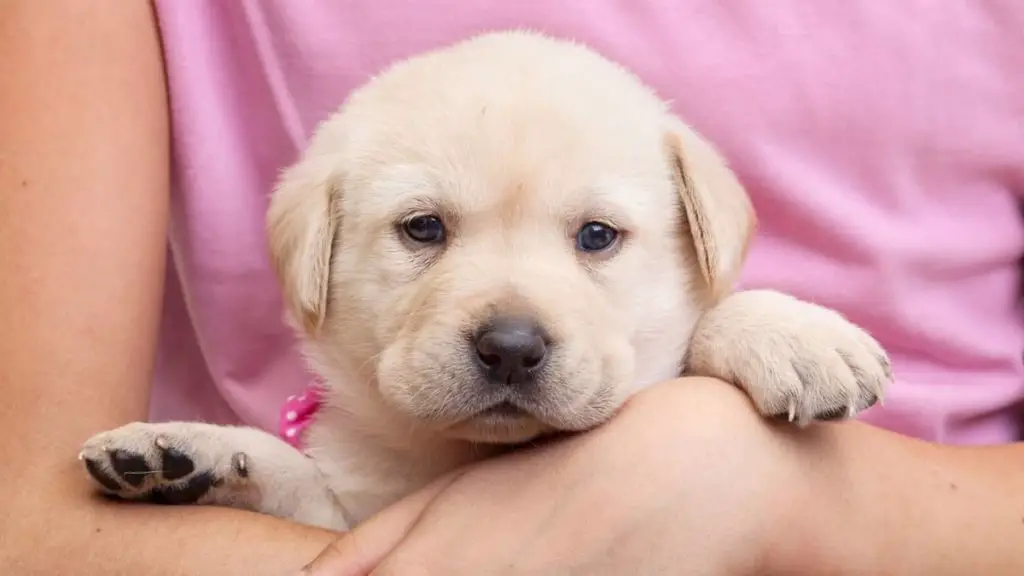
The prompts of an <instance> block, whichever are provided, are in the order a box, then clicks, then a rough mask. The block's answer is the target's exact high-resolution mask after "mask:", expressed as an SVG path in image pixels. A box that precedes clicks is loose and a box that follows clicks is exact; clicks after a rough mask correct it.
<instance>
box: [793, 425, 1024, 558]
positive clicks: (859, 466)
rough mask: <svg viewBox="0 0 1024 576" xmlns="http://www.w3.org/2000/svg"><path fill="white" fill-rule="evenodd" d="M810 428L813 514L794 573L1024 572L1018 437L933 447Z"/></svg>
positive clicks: (857, 430)
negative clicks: (808, 548)
mask: <svg viewBox="0 0 1024 576" xmlns="http://www.w3.org/2000/svg"><path fill="white" fill-rule="evenodd" d="M816 435H820V438H816V439H815V440H814V441H813V442H810V443H808V444H807V446H811V445H813V447H811V448H810V452H809V453H810V454H812V455H813V456H814V458H813V459H812V461H809V462H808V473H809V474H813V475H814V477H815V482H816V483H817V485H818V486H819V487H820V490H817V491H816V492H817V494H815V495H813V496H812V499H813V503H812V504H810V507H811V508H813V509H815V510H816V511H815V512H814V513H813V514H812V515H813V516H814V518H815V519H816V520H817V522H820V523H819V524H818V528H817V529H812V530H808V531H807V532H806V533H805V534H806V536H807V538H808V539H807V540H805V542H815V543H816V545H814V546H813V549H814V550H816V553H812V554H806V553H805V554H804V555H803V556H804V559H803V561H802V566H800V567H799V568H800V570H799V573H804V574H928V575H929V576H943V575H945V574H949V575H962V574H985V575H986V576H1000V575H1003V574H1006V575H1011V574H1013V575H1017V574H1024V546H1022V545H1021V544H1022V538H1024V445H1020V444H1012V445H1005V446H992V447H950V446H941V445H937V444H932V443H927V442H922V441H918V440H914V439H910V438H907V437H904V436H900V435H898V434H894V433H891V432H887V431H884V430H880V429H876V428H872V427H870V426H867V425H863V424H843V425H831V426H823V427H822V430H821V431H820V432H817V433H816ZM810 524H811V523H810V522H809V523H808V526H810ZM796 552H797V553H796V554H793V555H791V557H793V558H800V556H801V555H800V553H799V551H796ZM794 572H795V571H794ZM794 572H788V573H790V574H792V573H794Z"/></svg>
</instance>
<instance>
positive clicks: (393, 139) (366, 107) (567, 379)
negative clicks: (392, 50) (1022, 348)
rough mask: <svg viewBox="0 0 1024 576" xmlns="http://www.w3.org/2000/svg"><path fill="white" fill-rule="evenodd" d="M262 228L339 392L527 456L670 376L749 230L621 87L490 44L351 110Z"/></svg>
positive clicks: (554, 56) (741, 213)
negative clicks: (547, 436)
mask: <svg viewBox="0 0 1024 576" xmlns="http://www.w3.org/2000/svg"><path fill="white" fill-rule="evenodd" d="M687 158H693V159H694V160H693V162H690V161H689V160H687ZM690 164H694V166H690ZM704 164H710V165H708V166H703V165H704ZM702 174H703V175H706V176H707V177H706V178H704V177H702ZM713 215H714V216H715V217H716V218H724V224H722V225H713V223H714V222H717V220H716V219H713V218H712V217H711V216H713ZM269 226H270V242H271V252H272V255H273V256H274V261H275V264H276V266H277V270H278V273H279V275H280V278H281V281H282V284H283V286H284V289H285V296H286V301H287V303H288V304H289V307H290V309H291V312H292V314H293V316H294V317H295V318H296V319H299V320H301V321H302V323H303V333H304V336H305V338H306V340H307V342H308V344H309V350H310V353H311V356H312V357H313V359H314V362H315V363H316V364H317V365H318V366H319V367H320V369H321V370H322V371H324V372H328V373H330V374H332V375H339V376H338V378H333V377H329V378H328V380H330V381H332V383H333V384H334V385H336V386H341V387H342V388H344V389H343V390H340V393H342V394H343V395H344V396H347V397H349V398H350V399H351V398H354V397H355V396H356V395H362V396H361V397H362V398H363V399H364V400H365V399H370V401H373V402H377V403H378V404H379V405H380V406H383V407H386V409H387V410H389V411H391V412H393V413H394V414H397V415H399V416H401V417H404V418H408V419H411V420H412V421H414V422H416V423H418V424H420V425H423V426H426V427H428V428H430V429H432V430H434V431H436V432H438V433H440V434H442V435H444V436H448V437H452V438H459V439H465V440H471V441H479V442H502V443H514V442H522V441H526V440H529V439H531V438H533V437H536V436H538V435H540V434H544V433H547V432H551V431H559V430H583V429H587V428H590V427H593V426H595V425H598V424H600V423H601V422H603V421H605V420H607V419H608V418H609V417H610V416H611V414H612V413H613V412H614V411H615V410H616V409H617V408H618V407H619V406H620V405H621V404H622V402H623V401H624V400H625V399H626V398H628V396H629V395H630V394H631V393H633V392H634V391H636V390H637V389H639V388H641V387H643V386H646V385H648V384H651V383H653V382H655V381H658V380H661V379H667V378H671V377H673V376H675V375H677V374H678V373H679V371H680V369H681V362H682V359H683V356H684V353H685V349H686V345H687V342H688V340H689V335H690V332H691V330H692V328H693V325H694V323H695V322H696V320H697V318H698V316H699V314H700V313H701V311H702V310H703V309H704V308H706V306H708V305H710V303H711V302H713V300H714V298H715V296H716V295H717V294H721V293H722V291H723V290H724V289H725V288H723V287H724V286H727V285H728V283H729V281H730V280H731V277H732V275H733V274H734V273H735V269H736V268H738V265H739V262H740V260H741V259H742V250H743V247H744V246H745V243H746V238H747V236H748V234H749V229H750V226H751V218H750V211H749V205H748V204H747V203H746V197H745V195H744V194H743V192H742V188H740V187H739V185H738V183H736V182H735V180H734V179H733V178H732V177H731V174H729V172H728V170H727V169H726V168H725V167H724V164H722V162H721V160H720V159H719V158H718V157H717V155H716V154H714V152H713V151H712V150H711V149H710V148H709V147H708V146H707V145H706V144H705V143H703V141H701V140H700V139H699V138H697V137H696V135H694V134H693V133H692V132H690V131H689V130H688V129H687V128H686V127H685V126H684V125H682V123H680V122H678V121H677V120H674V119H673V118H672V117H671V116H670V115H669V114H668V113H667V112H666V110H665V107H664V105H663V104H662V103H661V102H660V101H659V100H658V99H657V98H656V97H655V96H653V95H652V94H651V92H650V91H649V90H647V89H646V88H645V87H644V86H642V85H641V84H640V83H639V82H637V81H636V80H635V79H634V78H633V77H632V76H631V75H629V74H628V73H627V72H625V71H624V70H622V69H621V68H619V67H617V66H615V65H614V64H611V63H609V62H608V61H606V60H604V59H602V58H600V57H598V56H597V55H595V54H593V53H592V52H590V51H588V50H586V49H585V48H582V47H580V46H576V45H571V44H567V43H561V42H556V41H553V40H549V39H545V38H542V37H539V36H535V35H530V34H494V35H488V36H482V37H479V38H476V39H473V40H470V41H467V42H464V43H462V44H459V45H456V46H454V47H451V48H448V49H445V50H441V51H438V52H434V53H430V54H427V55H424V56H420V57H417V58H413V59H411V60H409V61H406V62H404V63H401V64H399V65H397V66H395V67H394V68H392V69H391V70H389V71H387V72H386V73H384V74H382V75H381V76H379V77H377V78H376V79H374V80H373V81H372V82H370V83H369V84H368V85H367V86H365V87H364V88H362V89H361V90H359V91H357V92H356V93H355V94H353V95H352V96H351V97H350V98H349V100H348V102H346V104H345V106H344V107H343V108H342V110H341V111H340V112H339V113H338V114H337V115H335V116H334V117H333V118H331V119H330V120H328V121H327V122H325V123H324V124H323V126H322V127H321V129H320V131H319V132H318V133H317V135H316V137H315V138H314V140H313V142H312V144H311V146H310V148H309V149H308V150H307V152H306V154H305V156H304V157H303V159H302V160H301V161H300V162H299V163H298V164H296V165H295V166H294V167H292V168H291V169H289V170H288V171H287V172H286V173H285V175H284V177H283V178H282V182H281V185H280V186H279V189H278V190H277V192H276V194H275V196H274V199H273V202H272V206H271V211H270V215H269ZM340 375H344V376H340ZM337 380H340V381H342V382H343V383H339V382H337ZM357 382H369V383H371V385H370V387H369V388H367V389H363V387H365V386H366V385H365V384H361V383H360V384H357ZM353 388H355V389H353Z"/></svg>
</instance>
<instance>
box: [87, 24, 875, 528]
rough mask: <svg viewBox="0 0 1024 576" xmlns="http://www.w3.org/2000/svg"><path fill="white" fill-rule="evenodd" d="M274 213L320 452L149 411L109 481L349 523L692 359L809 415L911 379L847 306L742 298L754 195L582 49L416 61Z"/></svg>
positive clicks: (570, 425)
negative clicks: (312, 392) (739, 284)
mask: <svg viewBox="0 0 1024 576" xmlns="http://www.w3.org/2000/svg"><path fill="white" fill-rule="evenodd" d="M268 226H269V237H270V248H271V252H272V256H273V260H274V262H275V265H276V267H277V272H278V275H279V278H280V281H281V285H282V287H283V290H284V294H285V297H286V302H287V305H288V308H289V312H290V314H289V316H290V318H291V319H292V321H293V322H294V324H295V326H296V328H297V329H298V330H299V331H300V333H301V336H302V339H303V342H304V346H305V352H306V354H307V355H308V358H309V361H310V364H311V366H312V368H313V369H314V370H315V371H316V372H317V373H318V374H319V375H320V376H321V377H322V378H323V380H324V381H325V386H326V388H327V393H326V398H325V405H324V406H323V407H322V408H321V409H320V412H319V413H318V414H317V418H316V420H315V422H314V423H313V425H312V426H311V427H310V428H309V430H308V434H307V440H308V446H309V448H308V450H307V451H306V452H305V453H301V452H299V451H298V450H295V449H294V448H292V447H291V446H290V445H288V444H287V443H285V442H283V441H282V440H280V439H278V438H276V437H274V436H272V435H270V434H267V433H265V432H263V431H260V430H256V429H252V428H240V427H222V426H214V425H209V424H201V423H189V422H171V423H161V424H148V423H134V424H129V425H127V426H124V427H122V428H118V429H116V430H112V431H109V432H104V433H102V434H99V435H97V436H95V437H94V438H92V439H90V440H88V442H87V443H86V444H85V447H84V449H83V452H82V459H83V461H84V462H85V464H86V467H87V468H88V470H89V471H90V473H91V474H92V476H93V477H94V478H95V480H96V482H97V483H98V484H99V485H100V486H102V487H103V488H104V489H105V490H106V491H108V492H110V493H113V494H115V495H118V496H121V497H123V498H129V499H158V500H162V501H165V502H172V503H176V502H187V503H194V502H198V503H201V504H214V505H224V506H235V507H241V508H247V509H250V510H256V511H259V512H263V513H267V514H273V515H275V516H280V517H283V518H290V519H292V520H295V521H297V522H302V523H308V524H313V525H318V526H324V527H329V528H334V529H344V528H348V527H352V526H353V525H355V524H357V523H358V522H360V521H362V520H363V519H365V518H367V517H368V516H370V515H372V514H373V513H374V512H376V511H378V510H379V509H381V508H382V507H384V506H386V505H387V504H388V503H390V502H393V501H395V500H396V499H398V498H399V497H401V496H403V495H405V494H406V493H408V492H410V491H412V490H414V489H416V488H417V487H419V486H422V485H423V484H425V483H427V482H429V481H430V480H431V479H433V478H435V477H436V476H438V475H440V474H442V473H444V472H446V471H448V470H450V469H452V468H453V467H456V466H459V465H461V464H464V463H467V462H469V461H472V460H475V459H479V458H481V457H484V456H486V455H488V454H491V453H493V452H495V451H497V450H498V449H499V448H500V447H502V446H509V445H515V444H518V443H522V442H526V441H529V440H531V439H534V438H537V437H539V436H542V435H546V434H551V433H555V432H560V431H580V430H587V429H589V428H593V427H594V426H597V425H599V424H601V423H602V422H605V421H606V420H608V419H609V418H610V417H611V416H612V415H613V414H614V413H615V411H616V409H618V408H619V407H620V406H621V405H622V403H623V402H624V401H625V400H626V399H627V398H629V397H630V395H631V394H633V393H635V392H636V391H638V390H640V389H642V388H644V387H645V386H648V385H651V384H653V383H656V382H658V381H661V380H666V379H670V378H673V377H676V376H678V375H679V374H680V373H693V374H700V375H705V376H713V377H718V378H722V379H725V380H728V381H731V382H734V383H735V384H736V385H738V386H740V387H742V388H743V389H744V390H745V391H746V392H747V393H748V394H749V395H750V397H751V398H752V399H753V402H754V403H755V404H756V406H757V408H758V410H760V411H761V412H762V413H763V414H765V415H766V416H781V417H782V418H786V419H789V420H791V421H796V422H797V423H800V424H803V423H807V422H809V421H812V420H816V419H819V420H820V419H836V418H846V417H850V416H853V415H855V414H857V413H858V412H859V411H861V410H863V409H865V408H867V407H869V406H871V405H872V404H874V403H875V402H876V401H877V400H878V399H879V398H880V397H881V396H882V393H883V389H884V386H885V385H886V384H887V382H888V380H889V379H890V372H889V364H888V361H887V358H886V354H885V352H884V351H883V350H882V348H881V347H880V346H879V344H878V343H877V342H876V341H875V340H874V339H872V338H871V337H870V336H869V335H868V334H866V333H865V332H864V331H862V330H861V329H860V328H858V327H856V326H854V325H852V324H851V323H849V322H848V321H846V320H845V319H844V318H843V317H841V316H840V315H839V314H837V313H835V312H833V311H830V310H827V309H823V308H820V307H818V306H815V305H812V304H808V303H805V302H801V301H798V300H796V299H794V298H792V297H790V296H786V295H783V294H779V293H776V292H770V291H749V292H733V291H732V284H733V281H734V279H735V278H736V276H737V274H738V272H739V270H740V267H741V264H742V262H743V259H744V253H745V250H746V247H747V243H748V242H749V240H750V237H751V234H752V230H753V227H754V215H753V213H752V209H751V205H750V203H749V200H748V198H747V196H746V193H745V192H744V190H743V188H742V186H741V185H740V183H739V182H738V181H737V179H736V177H735V176H734V175H733V174H732V172H730V170H729V169H728V168H727V167H726V164H725V162H724V161H723V159H722V158H721V157H720V156H719V154H718V153H717V152H716V151H715V150H714V149H713V148H712V146H711V145H709V144H708V142H706V141H704V140H703V139H702V138H701V137H700V136H699V135H697V134H696V133H695V132H694V131H693V130H692V129H690V128H689V127H688V126H687V125H686V124H685V123H683V122H682V121H681V120H680V119H678V118H676V117H675V116H673V115H672V114H671V113H670V112H669V110H668V108H667V106H666V105H665V103H664V102H663V101H662V100H660V99H659V98H658V97H657V96H656V95H655V94H654V93H653V92H652V91H651V90H650V89H648V88H647V87H645V86H644V85H643V84H642V83H641V82H639V81H638V80H637V78H635V77H634V76H633V75H632V74H631V73H630V72H628V71H627V70H625V69H623V68H622V67H620V66H618V65H616V64H614V63H612V62H609V61H608V60H606V59H604V58H602V57H601V56H599V55H597V54H595V53H594V52H592V51H591V50H589V49H587V48H586V47H584V46H581V45H578V44H573V43H569V42H562V41H557V40H553V39H549V38H545V37H543V36H540V35H537V34H531V33H524V32H509V33H495V34H487V35H483V36H479V37H476V38H473V39H470V40H468V41H465V42H462V43H459V44H456V45H454V46H450V47H448V48H445V49H442V50H438V51H435V52H431V53H427V54H424V55H420V56H417V57H414V58H411V59H409V60H407V61H404V62H401V63H398V64H396V65H395V66H393V67H392V68H391V69H390V70H388V71H386V72H384V73H383V74H381V75H380V76H378V77H376V78H374V79H373V80H372V81H370V82H369V83H368V84H367V85H365V86H364V87H362V88H361V89H359V90H357V91H356V92H354V93H353V94H352V95H351V96H350V97H349V99H348V100H347V102H345V104H344V106H343V107H342V108H341V110H340V111H339V112H338V113H336V114H335V115H334V116H333V117H331V118H329V119H328V120H327V121H326V122H324V123H323V124H322V126H321V127H320V128H319V130H318V131H317V133H316V135H315V137H314V138H313V140H312V142H311V143H310V145H309V148H308V150H306V152H305V155H304V156H303V157H302V159H301V160H300V161H299V162H298V163H297V164H296V165H294V166H292V167H291V168H289V169H288V170H287V171H286V172H285V173H284V174H283V176H282V178H281V180H280V184H279V186H278V188H277V190H276V193H275V195H274V197H273V201H272V205H271V208H270V213H269V217H268ZM157 471H159V472H157ZM140 472H141V473H140ZM147 472H152V473H147Z"/></svg>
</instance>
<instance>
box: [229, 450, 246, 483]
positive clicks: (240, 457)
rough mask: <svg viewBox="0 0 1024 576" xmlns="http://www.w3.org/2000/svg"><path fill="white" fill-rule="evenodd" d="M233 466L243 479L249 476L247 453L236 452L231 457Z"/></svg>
mask: <svg viewBox="0 0 1024 576" xmlns="http://www.w3.org/2000/svg"><path fill="white" fill-rule="evenodd" d="M231 466H232V467H233V468H234V469H235V472H236V473H237V474H238V475H239V476H241V477H242V478H247V477H248V476H249V459H248V458H247V457H246V456H245V452H235V453H234V454H233V455H232V456H231Z"/></svg>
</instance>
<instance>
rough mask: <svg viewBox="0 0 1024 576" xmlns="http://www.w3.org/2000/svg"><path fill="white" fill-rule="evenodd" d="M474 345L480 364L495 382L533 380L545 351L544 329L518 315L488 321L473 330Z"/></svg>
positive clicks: (514, 382) (512, 382) (488, 377)
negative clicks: (474, 333)
mask: <svg viewBox="0 0 1024 576" xmlns="http://www.w3.org/2000/svg"><path fill="white" fill-rule="evenodd" d="M474 344H475V346H476V357H477V360H479V363H480V366H481V367H482V368H483V369H484V373H485V374H486V375H487V379H488V380H490V381H491V382H494V383H495V384H523V383H525V382H529V381H531V380H533V377H534V373H535V372H536V371H537V369H538V368H540V366H541V365H542V364H543V363H544V359H545V358H546V357H547V354H548V345H547V342H546V339H545V337H544V330H543V329H542V328H541V327H540V325H539V324H538V323H537V322H536V321H534V320H532V319H530V318H524V317H520V316H501V317H498V318H495V319H493V320H491V321H490V322H489V323H488V324H487V325H486V326H485V327H484V328H482V329H481V330H480V331H479V332H477V333H476V336H475V338H474Z"/></svg>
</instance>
